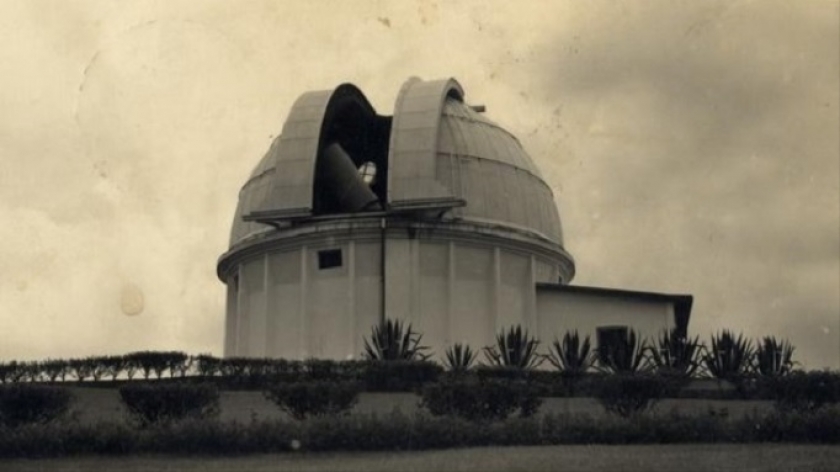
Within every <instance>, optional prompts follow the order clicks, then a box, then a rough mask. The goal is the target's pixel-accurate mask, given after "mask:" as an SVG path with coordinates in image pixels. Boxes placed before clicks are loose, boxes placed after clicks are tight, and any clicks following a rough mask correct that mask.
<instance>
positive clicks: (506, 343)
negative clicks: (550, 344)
mask: <svg viewBox="0 0 840 472" xmlns="http://www.w3.org/2000/svg"><path fill="white" fill-rule="evenodd" d="M539 344H540V342H539V341H538V340H537V339H536V338H535V337H533V336H531V335H529V334H528V331H527V330H525V331H523V330H522V327H521V326H519V325H516V326H511V327H510V329H509V330H508V332H507V333H505V332H504V330H503V331H502V332H501V333H499V334H497V335H496V344H495V345H494V346H487V347H485V348H484V356H485V357H486V358H487V360H488V361H489V362H490V364H491V365H493V366H497V367H513V368H517V369H533V368H535V367H537V366H539V365H540V364H541V363H542V362H543V357H542V356H540V355H539V354H537V346H539Z"/></svg>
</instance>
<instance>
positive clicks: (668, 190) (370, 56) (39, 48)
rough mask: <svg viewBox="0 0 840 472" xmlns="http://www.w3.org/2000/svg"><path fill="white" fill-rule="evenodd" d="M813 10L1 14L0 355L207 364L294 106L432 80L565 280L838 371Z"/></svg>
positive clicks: (451, 7) (829, 177) (832, 234)
mask: <svg viewBox="0 0 840 472" xmlns="http://www.w3.org/2000/svg"><path fill="white" fill-rule="evenodd" d="M838 5H840V2H838V1H828V0H827V1H816V0H814V1H804V0H803V1H795V2H794V1H769V0H768V1H738V2H736V1H724V2H710V1H704V2H695V1H690V2H689V1H633V2H631V1H622V2H618V1H609V2H607V1H595V2H579V1H567V2H561V1H546V2H535V1H531V2H523V1H516V2H511V1H497V2H478V1H475V2H470V1H460V2H434V1H422V2H421V1H404V2H351V1H330V2H327V1H320V2H318V1H315V2H302V1H264V2H258V1H233V0H229V1H202V2H198V1H173V0H165V1H159V2H151V1H143V2H116V1H113V2H95V1H49V2H47V1H31V0H28V1H14V0H4V1H2V2H0V163H2V167H0V360H3V359H6V360H8V359H12V358H15V359H40V358H46V357H66V356H80V355H91V354H105V353H123V352H126V351H130V350H136V349H179V350H184V351H187V352H191V353H199V352H211V353H215V354H221V350H222V338H223V316H224V306H223V300H224V286H223V284H222V283H221V282H220V281H218V279H216V275H215V264H216V260H217V257H218V256H219V255H220V254H221V253H222V252H224V251H225V250H226V247H227V239H228V235H229V228H230V223H231V218H232V215H233V211H234V207H235V204H236V196H237V192H238V190H239V188H240V187H241V185H242V184H243V183H244V181H245V179H246V177H247V175H248V174H249V173H250V171H251V169H252V168H253V167H254V166H255V165H256V163H257V162H258V161H259V159H260V158H261V157H262V155H263V154H264V153H265V151H266V150H267V148H268V146H269V144H270V143H271V140H272V138H273V137H274V136H275V135H276V134H277V133H279V132H280V129H281V127H282V125H283V121H284V119H285V117H286V114H287V113H288V111H289V108H290V106H291V104H292V102H293V101H294V100H295V98H297V96H298V95H300V94H301V93H303V92H306V91H308V90H319V89H330V88H333V87H335V86H337V85H338V84H340V83H343V82H352V83H354V84H356V85H358V86H359V87H360V88H361V89H362V90H363V91H364V92H365V94H366V95H367V96H368V98H370V100H371V102H372V103H373V105H374V106H375V107H376V109H377V111H378V112H379V113H381V114H390V113H391V112H392V108H393V102H394V100H395V98H396V95H397V92H398V90H399V87H400V85H401V84H402V83H403V82H404V81H405V80H406V79H407V78H408V77H410V76H412V75H416V76H419V77H422V78H425V79H433V78H444V77H455V78H457V79H458V80H459V81H460V82H461V84H462V85H463V86H464V88H465V90H466V92H467V97H466V98H467V101H468V102H469V103H472V104H484V105H486V106H487V115H488V117H490V118H491V119H493V120H494V121H496V122H498V123H499V124H501V125H502V126H504V127H506V128H507V129H509V130H511V131H512V132H513V133H514V134H516V135H517V136H518V137H519V138H520V141H521V142H522V143H523V145H524V147H525V148H526V150H528V152H529V153H530V154H531V156H532V157H533V159H534V161H535V162H536V163H537V165H538V166H539V167H540V168H541V169H542V170H543V174H544V177H545V179H546V180H547V182H548V183H549V185H551V187H552V188H553V189H554V194H555V197H556V198H557V202H558V205H559V206H560V212H561V218H562V220H563V223H564V229H565V237H566V248H567V249H568V250H569V251H570V252H571V253H572V254H573V255H574V257H575V259H576V263H577V276H576V278H575V280H574V282H573V283H575V284H578V285H596V286H607V287H617V288H625V289H635V290H650V291H658V292H669V293H690V294H693V295H694V296H695V304H694V311H693V314H692V320H691V325H690V331H692V332H693V333H696V334H700V335H701V336H703V337H707V336H708V334H709V333H711V332H713V331H716V330H719V329H722V328H730V329H733V330H736V331H742V332H744V333H745V334H747V335H749V336H751V337H758V336H763V335H768V334H774V335H778V336H783V337H789V338H790V339H791V341H792V342H793V344H794V345H795V346H796V348H797V351H796V354H797V355H796V357H797V358H798V359H799V360H800V361H802V362H804V363H805V365H806V366H808V367H814V368H819V367H823V366H831V367H834V368H837V367H840V136H839V134H840V131H839V130H840V108H838V105H840V103H838V102H840V99H839V96H840V65H839V62H840V29H839V28H838V22H839V21H838V20H840V8H839V7H838Z"/></svg>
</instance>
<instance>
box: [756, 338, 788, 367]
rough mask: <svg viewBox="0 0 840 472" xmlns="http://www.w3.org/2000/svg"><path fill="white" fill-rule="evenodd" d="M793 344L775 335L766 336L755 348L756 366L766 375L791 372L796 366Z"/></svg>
mask: <svg viewBox="0 0 840 472" xmlns="http://www.w3.org/2000/svg"><path fill="white" fill-rule="evenodd" d="M792 358H793V346H792V345H791V344H790V343H789V342H788V341H787V340H786V339H784V340H778V339H776V338H775V336H765V337H764V338H763V339H762V340H761V342H760V343H759V344H758V347H757V348H756V350H755V368H756V370H757V371H758V373H759V374H761V375H762V376H765V377H778V376H781V375H786V374H789V373H790V372H791V371H792V370H793V367H794V364H795V362H793V359H792Z"/></svg>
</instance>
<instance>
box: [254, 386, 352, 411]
mask: <svg viewBox="0 0 840 472" xmlns="http://www.w3.org/2000/svg"><path fill="white" fill-rule="evenodd" d="M360 390H361V389H360V387H359V385H358V384H357V383H356V382H353V381H334V380H309V381H304V382H291V383H279V384H276V385H274V386H272V387H270V388H269V389H268V390H266V391H265V392H263V394H264V395H265V397H266V398H267V399H269V400H271V401H272V402H273V403H274V404H275V405H277V406H278V407H280V409H281V410H283V411H285V412H286V413H288V414H289V415H291V416H292V418H294V419H296V420H303V419H306V418H309V417H312V416H322V415H338V414H343V413H344V414H346V413H348V412H349V411H350V408H352V407H353V405H355V404H356V401H357V400H358V397H359V391H360Z"/></svg>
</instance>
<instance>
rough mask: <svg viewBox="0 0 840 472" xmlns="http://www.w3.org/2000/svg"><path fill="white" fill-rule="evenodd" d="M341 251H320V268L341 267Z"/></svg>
mask: <svg viewBox="0 0 840 472" xmlns="http://www.w3.org/2000/svg"><path fill="white" fill-rule="evenodd" d="M341 263H342V262H341V249H327V250H326V251H318V268H319V269H332V268H333V267H341Z"/></svg>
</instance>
